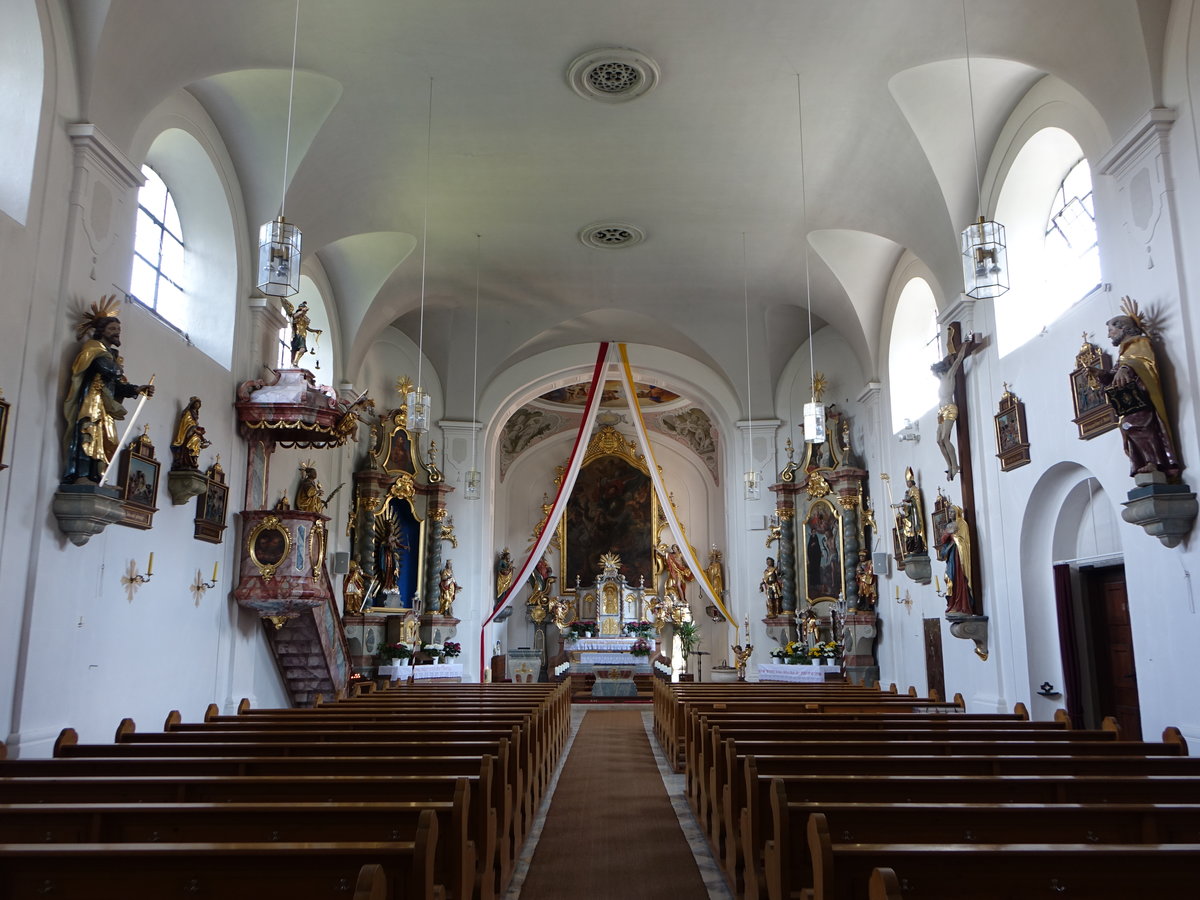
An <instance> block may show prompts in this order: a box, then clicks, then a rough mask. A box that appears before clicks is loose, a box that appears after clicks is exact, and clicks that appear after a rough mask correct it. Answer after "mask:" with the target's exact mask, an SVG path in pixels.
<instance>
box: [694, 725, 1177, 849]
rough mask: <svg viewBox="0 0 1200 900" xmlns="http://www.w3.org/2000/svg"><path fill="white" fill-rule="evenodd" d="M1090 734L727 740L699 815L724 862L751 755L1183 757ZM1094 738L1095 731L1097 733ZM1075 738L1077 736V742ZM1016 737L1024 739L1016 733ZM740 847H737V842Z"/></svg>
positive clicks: (1157, 746)
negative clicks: (737, 787) (739, 785)
mask: <svg viewBox="0 0 1200 900" xmlns="http://www.w3.org/2000/svg"><path fill="white" fill-rule="evenodd" d="M1085 734H1089V733H1088V732H1079V731H1065V732H1062V734H1061V739H1060V740H1050V739H1048V738H1052V737H1054V735H1052V734H1047V735H1046V738H1047V739H1042V740H1021V739H1017V740H977V739H976V736H975V735H974V734H972V733H971V732H961V733H959V732H947V733H945V734H940V735H937V736H936V737H932V738H924V737H919V736H916V737H913V736H912V732H910V731H902V732H896V733H894V734H888V733H887V732H877V733H876V734H875V735H874V736H875V737H876V738H878V739H876V740H857V741H850V740H831V741H824V740H805V741H755V740H749V741H747V740H734V739H732V738H728V739H725V740H724V742H723V755H722V756H721V758H719V759H716V760H714V761H713V763H712V764H711V765H710V766H709V767H708V769H707V770H706V771H700V772H698V773H697V775H696V781H697V782H698V787H699V797H698V803H699V808H698V810H697V816H698V818H699V820H700V823H701V825H702V826H703V827H704V828H706V829H707V833H708V835H709V840H710V842H711V843H712V845H713V852H714V853H715V854H716V855H717V858H718V859H722V858H723V857H724V856H725V850H726V843H725V842H726V839H727V835H728V834H729V833H732V832H727V831H726V823H731V822H735V821H737V819H736V818H735V816H736V814H737V812H738V802H739V800H740V798H739V797H738V796H737V794H736V791H734V792H732V798H731V800H730V802H731V808H730V809H729V812H728V813H725V811H724V808H725V807H724V804H725V802H726V799H727V796H728V795H727V792H726V786H727V785H729V784H733V783H736V779H737V773H738V772H740V771H741V769H742V762H741V760H742V759H744V758H745V757H746V756H751V755H753V756H759V755H784V754H786V755H791V756H795V757H796V761H797V769H796V771H811V770H810V769H808V767H807V765H806V763H805V758H806V757H809V756H835V755H837V754H838V753H846V754H850V755H855V756H864V757H872V756H874V757H879V758H886V757H889V756H891V755H893V754H897V753H908V754H913V755H920V756H949V755H958V756H982V757H995V756H1065V757H1071V758H1077V757H1086V756H1180V755H1181V754H1180V745H1179V744H1175V743H1149V742H1144V741H1116V740H1111V739H1107V740H1093V739H1088V738H1084V737H1083V735H1085ZM1093 734H1094V733H1093ZM1071 736H1074V739H1072V737H1071ZM1014 737H1020V736H1019V734H1014ZM734 846H735V848H736V843H735V844H734Z"/></svg>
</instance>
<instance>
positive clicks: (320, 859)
mask: <svg viewBox="0 0 1200 900" xmlns="http://www.w3.org/2000/svg"><path fill="white" fill-rule="evenodd" d="M427 815H428V819H427V821H426V822H425V823H423V825H422V827H421V828H420V829H419V834H418V838H417V840H416V841H414V842H411V843H410V842H403V841H386V842H379V843H362V844H353V843H345V842H336V843H321V842H301V843H285V842H277V843H269V842H268V843H226V842H222V843H211V844H201V843H195V844H189V843H182V844H171V843H128V844H94V843H82V844H28V843H24V844H0V896H5V897H36V896H43V895H46V896H53V897H56V898H62V900H129V898H130V897H153V898H156V900H159V898H163V900H165V898H171V897H195V896H208V897H220V898H222V900H262V898H263V897H288V898H289V900H335V898H336V900H343V898H345V897H347V896H351V895H352V896H353V897H354V898H355V900H435V897H437V896H438V893H439V892H436V891H435V887H434V881H433V858H434V854H435V852H436V849H437V819H436V817H435V816H434V814H433V813H432V812H427ZM351 892H353V894H351Z"/></svg>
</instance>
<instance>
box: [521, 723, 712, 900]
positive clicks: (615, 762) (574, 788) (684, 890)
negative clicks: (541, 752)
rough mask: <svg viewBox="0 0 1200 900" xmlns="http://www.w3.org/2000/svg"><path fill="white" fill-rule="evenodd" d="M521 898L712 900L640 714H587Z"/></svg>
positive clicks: (561, 780) (551, 806)
mask: <svg viewBox="0 0 1200 900" xmlns="http://www.w3.org/2000/svg"><path fill="white" fill-rule="evenodd" d="M520 896H521V900H563V898H571V900H575V898H580V900H590V898H596V900H612V898H621V900H638V898H646V900H659V898H662V897H670V898H671V900H708V897H709V892H708V890H707V889H706V888H705V886H704V882H703V881H702V880H701V877H700V871H699V869H698V868H697V866H696V859H695V857H694V856H693V855H692V850H691V848H690V847H689V846H688V843H687V841H686V840H685V839H684V836H683V832H682V830H681V829H680V827H679V819H678V818H677V817H676V815H675V810H674V808H673V807H672V805H671V801H670V799H669V798H668V797H667V792H666V790H665V789H664V788H663V782H662V777H661V776H660V775H659V771H658V765H657V764H656V762H655V759H654V753H653V751H652V750H651V748H650V742H649V739H648V738H647V736H646V731H645V728H644V727H643V725H642V713H641V711H640V710H636V709H631V710H623V709H621V710H599V709H593V710H589V711H588V713H587V715H585V716H584V718H583V722H582V723H581V724H580V727H579V733H578V734H577V735H576V736H575V740H574V742H573V744H572V745H571V750H570V755H569V756H568V757H567V760H566V762H565V764H564V765H563V769H562V773H561V774H560V775H559V779H558V786H557V787H556V788H555V790H554V798H553V800H552V801H551V803H550V809H549V810H548V811H547V813H546V821H545V825H544V826H543V828H542V832H541V837H540V839H539V840H538V844H537V849H536V850H535V851H534V854H533V859H532V860H531V861H530V865H529V872H528V874H527V875H526V877H525V880H524V884H523V885H522V886H521V889H520Z"/></svg>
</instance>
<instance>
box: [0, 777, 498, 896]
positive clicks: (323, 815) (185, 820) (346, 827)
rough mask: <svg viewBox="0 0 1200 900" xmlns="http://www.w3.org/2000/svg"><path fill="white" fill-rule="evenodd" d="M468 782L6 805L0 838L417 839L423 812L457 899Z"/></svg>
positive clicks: (464, 873) (464, 865) (469, 847)
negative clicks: (285, 795) (402, 788)
mask: <svg viewBox="0 0 1200 900" xmlns="http://www.w3.org/2000/svg"><path fill="white" fill-rule="evenodd" d="M469 808H470V787H469V785H468V783H467V780H466V779H460V780H459V783H458V786H457V789H456V791H455V797H454V800H453V801H450V802H437V801H419V802H410V803H345V802H340V803H331V802H324V803H309V802H297V803H182V804H179V803H172V804H155V803H120V804H103V803H98V804H53V803H29V804H0V843H6V844H7V843H23V842H28V841H29V840H30V839H31V838H33V837H36V838H38V840H39V841H40V842H41V843H106V844H117V843H150V842H165V843H172V844H184V843H187V844H197V843H199V844H216V843H269V842H279V841H282V842H286V843H293V844H294V843H304V842H317V843H347V842H353V843H383V842H390V841H400V842H408V843H414V842H415V841H416V840H417V833H418V829H419V828H420V827H421V823H422V820H423V816H424V813H425V812H426V811H432V812H433V813H435V814H436V815H437V816H438V819H439V821H440V822H442V823H445V827H444V828H443V830H442V834H441V837H440V839H439V841H438V844H437V852H436V854H435V859H434V868H433V881H434V885H435V886H443V887H444V889H445V890H446V891H447V892H448V893H447V896H449V897H451V898H470V897H471V896H472V893H473V891H474V887H475V878H476V866H475V843H474V841H472V840H470V837H469V832H468V825H469V816H468V813H469Z"/></svg>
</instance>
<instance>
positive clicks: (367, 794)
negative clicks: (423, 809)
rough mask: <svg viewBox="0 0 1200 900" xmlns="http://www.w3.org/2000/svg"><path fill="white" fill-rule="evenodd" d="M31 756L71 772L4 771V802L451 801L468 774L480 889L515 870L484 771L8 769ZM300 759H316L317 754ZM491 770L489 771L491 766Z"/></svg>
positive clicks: (496, 886)
mask: <svg viewBox="0 0 1200 900" xmlns="http://www.w3.org/2000/svg"><path fill="white" fill-rule="evenodd" d="M265 761H266V762H270V760H265ZM352 761H353V762H358V760H352ZM24 762H29V763H31V764H35V765H36V764H39V763H50V764H53V763H56V762H61V763H63V765H64V767H65V768H66V770H67V771H66V772H61V771H60V772H59V773H56V774H48V775H45V774H25V775H20V776H12V775H9V774H5V775H4V776H3V777H0V801H2V802H4V803H9V804H35V803H58V804H68V803H69V804H74V805H76V806H79V807H81V808H83V809H84V810H85V811H86V808H87V807H89V806H92V805H95V804H116V803H120V804H159V805H161V804H175V803H191V804H228V803H234V804H263V803H284V802H294V801H295V800H296V798H297V797H304V798H307V799H309V800H311V801H313V802H322V803H348V804H362V803H378V802H381V801H384V802H387V803H390V804H396V803H417V804H423V803H431V802H445V803H452V802H453V800H454V797H455V792H456V791H457V790H458V785H459V783H460V782H462V781H467V782H468V783H469V784H470V787H471V789H472V796H473V797H475V798H479V802H476V803H474V804H470V805H469V806H468V810H467V825H466V828H467V833H468V836H469V837H470V839H471V840H472V842H473V843H474V845H475V863H476V865H475V868H476V878H475V881H476V892H475V893H476V896H480V897H484V898H488V897H492V896H495V894H496V892H497V891H502V890H503V888H504V886H505V885H506V884H507V882H508V880H509V878H510V877H511V875H512V871H513V866H514V858H513V856H512V842H511V841H510V840H508V839H507V832H506V831H505V829H504V825H503V824H502V823H501V822H500V820H499V816H498V814H497V810H496V808H495V807H494V806H493V805H491V804H488V803H485V802H484V801H483V799H482V798H485V797H486V796H487V792H488V784H487V782H486V781H485V780H484V779H482V778H467V779H464V778H463V777H462V776H453V775H430V774H421V775H412V774H409V775H396V774H384V773H386V772H388V768H387V767H386V766H384V765H380V766H379V767H378V768H379V772H367V773H364V772H357V773H355V774H348V775H338V774H330V773H329V771H328V768H325V769H324V770H323V773H322V774H297V773H290V774H286V775H285V774H271V775H253V774H177V773H172V774H156V775H149V774H145V775H138V774H130V773H129V772H118V773H115V774H106V773H92V774H80V773H79V772H78V771H76V769H75V764H76V763H92V762H101V763H112V762H122V763H124V762H133V763H139V762H145V763H148V764H153V763H155V762H157V761H155V760H99V761H89V760H28V761H25V760H16V761H10V762H7V763H4V769H5V772H6V773H7V772H11V771H12V769H11V766H13V765H14V763H15V764H16V765H18V766H20V765H21V764H22V763H24ZM181 762H192V761H189V760H181ZM278 762H281V763H292V762H294V761H293V760H279V761H278ZM300 762H308V763H312V762H313V760H307V761H303V760H302V761H300ZM316 762H319V763H324V762H327V760H316ZM381 762H382V761H381ZM489 762H490V761H489ZM151 767H152V766H151ZM391 771H395V770H394V769H392V770H391ZM487 771H488V772H489V773H490V767H488V768H487Z"/></svg>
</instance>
